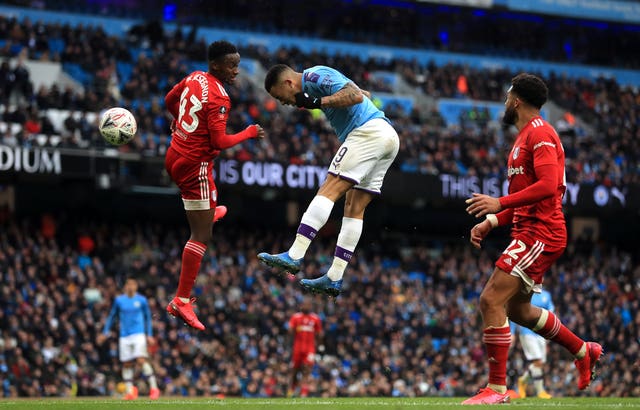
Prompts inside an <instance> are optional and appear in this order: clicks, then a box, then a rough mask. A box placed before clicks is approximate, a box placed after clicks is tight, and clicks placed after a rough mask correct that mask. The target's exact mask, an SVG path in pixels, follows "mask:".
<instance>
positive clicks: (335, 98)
mask: <svg viewBox="0 0 640 410" xmlns="http://www.w3.org/2000/svg"><path fill="white" fill-rule="evenodd" d="M364 97H365V95H364V93H363V91H362V90H361V89H360V88H358V86H357V85H355V84H354V83H347V84H346V85H345V86H344V87H342V88H341V89H340V91H338V92H337V93H335V94H332V95H327V96H325V97H322V107H323V108H324V107H330V108H345V107H350V106H352V105H356V104H360V103H361V102H362V101H363V100H364Z"/></svg>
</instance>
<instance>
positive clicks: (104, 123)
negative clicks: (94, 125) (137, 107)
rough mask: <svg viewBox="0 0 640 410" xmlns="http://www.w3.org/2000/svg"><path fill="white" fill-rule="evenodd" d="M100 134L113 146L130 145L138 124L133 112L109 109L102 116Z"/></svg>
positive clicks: (99, 127)
mask: <svg viewBox="0 0 640 410" xmlns="http://www.w3.org/2000/svg"><path fill="white" fill-rule="evenodd" d="M98 129H99V130H100V134H101V135H102V137H103V138H104V139H105V140H106V141H107V142H108V143H109V144H111V145H123V144H126V143H128V142H129V141H131V140H132V139H133V137H134V136H135V135H136V131H137V130H138V124H137V123H136V119H135V117H134V116H133V114H131V112H130V111H129V110H127V109H125V108H121V107H114V108H109V109H108V110H107V111H105V112H104V113H103V114H102V117H101V118H100V124H99V125H98Z"/></svg>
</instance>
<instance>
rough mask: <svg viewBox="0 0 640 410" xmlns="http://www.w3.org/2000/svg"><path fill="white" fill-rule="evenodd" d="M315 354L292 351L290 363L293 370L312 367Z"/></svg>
mask: <svg viewBox="0 0 640 410" xmlns="http://www.w3.org/2000/svg"><path fill="white" fill-rule="evenodd" d="M315 355H316V354H315V352H308V351H299V352H298V351H295V350H294V351H293V355H292V356H291V363H292V364H293V368H294V369H299V368H301V367H302V366H313V364H314V363H315Z"/></svg>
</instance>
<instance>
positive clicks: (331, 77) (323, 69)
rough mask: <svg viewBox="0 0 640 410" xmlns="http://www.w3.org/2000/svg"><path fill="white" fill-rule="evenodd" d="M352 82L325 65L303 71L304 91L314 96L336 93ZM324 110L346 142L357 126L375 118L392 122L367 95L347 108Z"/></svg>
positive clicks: (337, 133) (340, 137)
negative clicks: (358, 102)
mask: <svg viewBox="0 0 640 410" xmlns="http://www.w3.org/2000/svg"><path fill="white" fill-rule="evenodd" d="M352 82H353V81H351V80H350V79H348V78H347V77H346V76H345V75H343V74H342V73H341V72H339V71H338V70H335V69H333V68H331V67H327V66H323V65H317V66H314V67H310V68H307V69H306V70H304V71H303V72H302V91H304V92H306V93H307V94H309V95H310V96H312V97H324V96H327V95H332V94H335V93H336V92H338V91H339V90H340V89H342V87H344V86H345V85H346V84H347V83H352ZM322 111H323V112H324V114H325V115H326V116H327V118H328V119H329V122H330V123H331V126H332V127H333V128H334V130H335V131H336V135H337V136H338V139H339V140H340V142H344V140H345V139H346V138H347V135H348V134H349V133H350V132H351V131H353V130H354V129H355V128H358V127H360V126H361V125H363V124H364V123H366V122H367V121H369V120H372V119H374V118H383V119H385V120H386V121H387V122H389V123H390V121H389V120H388V119H387V118H386V117H385V116H384V112H382V111H381V110H379V109H378V108H377V107H376V106H375V105H374V104H373V102H371V100H370V99H368V98H366V97H365V98H364V100H363V101H362V102H361V103H360V104H355V105H352V106H350V107H346V108H322Z"/></svg>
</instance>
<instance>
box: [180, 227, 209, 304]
mask: <svg viewBox="0 0 640 410" xmlns="http://www.w3.org/2000/svg"><path fill="white" fill-rule="evenodd" d="M206 250H207V246H206V245H205V244H204V243H200V242H196V241H192V240H189V241H187V244H186V245H184V250H183V251H182V268H181V269H180V282H179V283H178V291H177V292H176V296H177V297H179V298H189V297H190V296H191V289H193V284H194V283H195V282H196V277H197V276H198V271H200V263H201V262H202V257H203V256H204V252H205V251H206Z"/></svg>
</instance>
